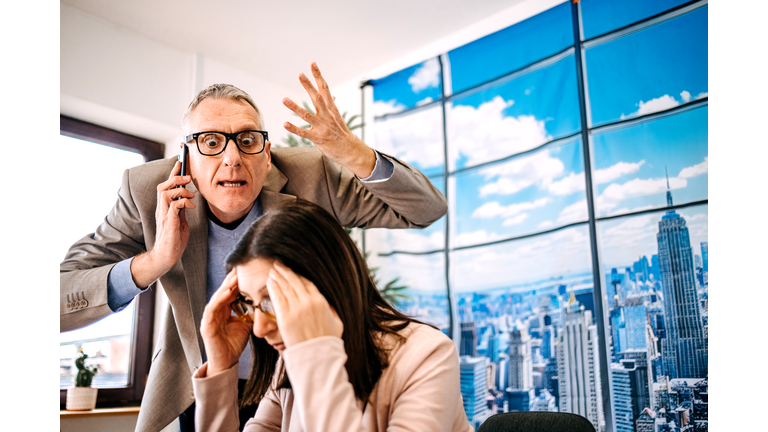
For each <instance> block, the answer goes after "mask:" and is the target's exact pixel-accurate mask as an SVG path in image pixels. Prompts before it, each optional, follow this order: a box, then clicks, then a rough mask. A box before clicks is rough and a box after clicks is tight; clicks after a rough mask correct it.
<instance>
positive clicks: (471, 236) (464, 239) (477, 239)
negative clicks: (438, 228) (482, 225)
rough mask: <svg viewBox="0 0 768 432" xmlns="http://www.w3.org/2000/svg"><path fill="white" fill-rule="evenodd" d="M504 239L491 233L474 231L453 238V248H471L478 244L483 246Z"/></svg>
mask: <svg viewBox="0 0 768 432" xmlns="http://www.w3.org/2000/svg"><path fill="white" fill-rule="evenodd" d="M501 238H502V237H501V236H499V235H498V234H496V233H489V232H487V231H485V230H478V231H472V232H468V233H462V234H459V235H457V236H454V237H452V239H453V243H454V244H453V247H461V246H469V245H476V244H483V243H488V242H492V241H494V240H500V239H501Z"/></svg>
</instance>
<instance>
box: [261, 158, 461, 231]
mask: <svg viewBox="0 0 768 432" xmlns="http://www.w3.org/2000/svg"><path fill="white" fill-rule="evenodd" d="M285 150H294V151H293V152H290V153H288V152H285V153H282V154H280V155H279V154H278V153H277V152H275V153H274V158H273V160H274V161H275V165H276V166H279V167H280V169H281V170H282V171H283V173H284V174H285V175H286V177H287V179H288V182H287V184H286V185H285V188H284V189H283V190H282V191H281V192H284V193H288V194H292V195H295V196H297V197H299V198H303V199H306V200H308V201H312V202H315V203H317V204H319V205H321V206H323V207H325V209H326V210H328V211H330V212H331V213H332V214H333V215H334V216H335V217H336V218H337V219H338V220H339V222H340V223H341V224H342V225H344V226H350V227H361V228H426V227H428V226H429V225H430V224H432V223H433V222H434V221H436V220H438V219H440V218H441V217H442V216H443V215H445V213H446V212H447V211H448V205H447V203H446V200H445V197H444V196H443V194H442V193H440V191H439V190H437V188H435V187H434V186H433V185H432V183H431V182H430V181H429V179H427V178H426V177H425V176H424V174H422V173H421V172H420V171H419V170H417V169H416V168H414V167H413V166H411V165H408V164H407V163H405V162H403V161H400V160H399V159H396V158H394V157H392V156H389V155H386V154H384V153H379V154H380V155H381V157H383V158H386V159H387V160H388V161H390V162H391V163H392V165H393V166H394V167H393V171H392V175H391V177H389V178H388V179H387V180H382V181H371V182H362V181H361V180H360V179H359V178H357V177H356V176H355V175H354V174H353V173H352V172H351V171H350V170H348V169H347V168H344V167H342V166H341V165H339V164H337V163H335V162H333V161H331V160H330V159H328V158H326V157H325V156H323V155H322V153H320V151H319V150H317V149H315V148H307V149H301V150H299V149H285Z"/></svg>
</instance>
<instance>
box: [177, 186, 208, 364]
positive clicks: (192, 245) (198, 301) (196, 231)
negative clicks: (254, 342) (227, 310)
mask: <svg viewBox="0 0 768 432" xmlns="http://www.w3.org/2000/svg"><path fill="white" fill-rule="evenodd" d="M187 188H188V189H189V190H190V192H192V193H194V194H195V197H194V198H193V199H192V202H193V203H195V206H196V208H195V209H194V210H193V211H188V212H186V216H187V224H188V225H189V243H187V248H186V249H185V250H184V253H183V254H182V255H181V264H182V269H183V274H184V278H185V279H186V285H187V293H188V295H189V308H190V310H191V311H192V319H193V323H190V324H192V325H191V326H190V328H194V329H196V332H197V335H196V336H197V338H196V339H197V341H198V350H199V352H198V355H199V356H200V357H199V361H196V362H194V363H195V364H197V365H200V364H202V361H203V356H202V353H203V352H204V349H203V346H202V337H201V336H200V322H201V321H202V319H203V310H204V309H205V304H206V298H205V297H206V285H207V283H208V281H207V275H206V272H207V271H208V217H207V216H206V210H205V206H207V205H208V204H207V203H206V202H205V200H204V199H203V196H202V195H201V194H200V192H199V191H198V190H197V188H195V186H194V183H189V184H188V185H187ZM180 325H181V326H184V325H186V323H185V324H180ZM190 360H192V359H190ZM193 361H194V360H193Z"/></svg>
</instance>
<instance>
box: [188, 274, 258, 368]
mask: <svg viewBox="0 0 768 432" xmlns="http://www.w3.org/2000/svg"><path fill="white" fill-rule="evenodd" d="M239 293H240V290H239V289H238V287H237V273H236V271H235V269H232V271H230V272H229V274H227V277H226V278H224V282H222V283H221V286H220V287H219V289H218V290H216V292H215V293H214V294H213V296H212V297H211V300H210V301H209V302H208V304H207V305H206V306H205V311H204V312H203V319H202V322H201V324H200V333H201V334H202V336H203V344H204V345H205V353H206V355H207V356H208V372H207V374H208V376H212V375H215V374H217V373H219V372H221V371H224V370H227V369H229V368H231V367H232V366H234V365H235V363H237V361H238V360H239V359H240V355H241V354H242V353H243V350H244V349H245V345H246V344H247V343H248V335H250V333H251V328H252V323H249V322H244V321H242V320H241V319H240V318H237V317H236V316H233V315H232V309H231V308H230V306H229V305H230V304H231V303H232V302H233V301H235V299H236V298H237V296H238V294H239Z"/></svg>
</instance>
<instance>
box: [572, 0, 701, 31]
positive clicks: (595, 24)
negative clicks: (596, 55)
mask: <svg viewBox="0 0 768 432" xmlns="http://www.w3.org/2000/svg"><path fill="white" fill-rule="evenodd" d="M688 1H690V0H622V1H615V0H582V1H581V2H580V3H579V5H580V6H581V28H582V31H583V32H584V39H590V38H593V37H595V36H600V35H602V34H605V33H608V32H609V31H612V30H616V29H619V28H622V27H624V26H627V25H629V24H632V23H635V22H637V21H640V20H643V19H646V18H650V17H652V16H654V15H656V14H659V13H661V12H664V11H666V10H669V9H671V8H673V7H675V6H679V5H681V4H684V3H687V2H688Z"/></svg>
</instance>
